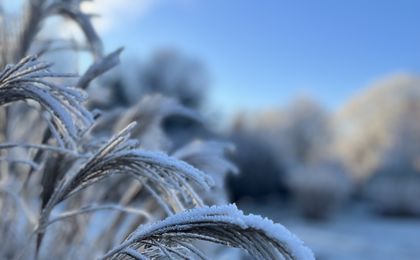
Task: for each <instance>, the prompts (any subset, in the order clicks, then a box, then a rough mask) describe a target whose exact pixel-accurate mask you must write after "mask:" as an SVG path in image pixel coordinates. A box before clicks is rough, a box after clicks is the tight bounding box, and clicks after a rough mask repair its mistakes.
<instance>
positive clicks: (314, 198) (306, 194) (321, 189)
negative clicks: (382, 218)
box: [287, 164, 351, 219]
mask: <svg viewBox="0 0 420 260" xmlns="http://www.w3.org/2000/svg"><path fill="white" fill-rule="evenodd" d="M288 177H289V178H288V182H287V183H288V187H289V189H290V192H291V193H292V195H293V198H294V201H295V205H296V206H297V207H298V209H299V210H300V212H301V213H302V214H303V215H304V216H305V217H308V218H311V219H324V218H327V217H329V216H330V215H331V214H332V213H333V212H334V210H336V209H337V208H338V207H340V206H341V205H342V204H343V202H344V201H345V200H346V198H347V197H348V195H349V193H350V189H351V183H350V180H349V178H348V176H346V174H345V173H344V172H343V169H342V168H341V167H339V166H337V165H331V164H319V165H306V166H300V167H297V168H295V169H292V170H291V171H290V172H289V175H288Z"/></svg>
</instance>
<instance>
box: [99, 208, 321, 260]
mask: <svg viewBox="0 0 420 260" xmlns="http://www.w3.org/2000/svg"><path fill="white" fill-rule="evenodd" d="M206 223H213V224H209V225H208V226H209V227H211V226H213V227H214V225H217V226H219V227H221V228H225V227H226V228H227V229H230V228H232V226H233V227H235V228H236V229H238V228H239V229H240V230H243V232H245V231H250V230H253V231H255V232H258V233H260V234H263V235H265V236H266V237H268V238H269V240H267V242H268V243H267V245H266V246H270V245H269V244H270V243H269V241H270V240H271V241H274V242H275V243H278V244H279V245H281V247H282V248H284V249H286V250H287V251H288V252H289V253H290V256H291V258H292V259H299V260H300V259H302V260H311V259H315V257H314V255H313V253H312V251H311V250H310V249H309V248H307V247H306V246H305V245H304V244H303V242H302V241H301V240H300V239H299V238H297V237H296V236H295V235H293V234H292V233H290V231H289V230H287V229H286V228H285V227H284V226H282V225H280V224H275V223H273V222H272V221H271V220H269V219H267V218H262V217H260V216H256V215H244V214H243V212H242V211H240V210H238V208H237V207H236V206H235V205H226V206H212V207H202V208H196V209H192V210H187V211H184V212H182V213H179V214H176V215H172V216H170V217H168V218H166V219H165V220H162V221H159V222H156V223H151V224H146V225H142V226H140V227H139V228H138V229H137V230H136V231H134V232H133V233H132V234H131V235H130V237H129V238H128V239H127V240H126V241H124V242H123V243H122V244H121V245H120V246H119V247H117V248H115V249H114V250H111V251H110V252H109V253H108V254H107V255H105V257H104V258H107V257H110V256H112V255H114V254H116V253H118V252H121V250H124V249H125V248H127V247H129V246H130V245H132V244H135V243H141V242H142V241H146V240H147V239H148V238H149V237H151V236H154V237H159V235H161V236H162V237H164V236H165V235H167V234H169V233H171V232H172V233H173V232H175V233H176V232H179V233H183V234H185V233H188V229H193V228H195V227H196V226H197V227H196V228H197V229H199V228H200V226H202V225H206ZM194 232H197V231H194ZM239 232H241V231H239ZM202 235H203V237H204V236H209V234H208V233H207V234H206V233H203V234H202ZM181 236H182V235H180V237H181ZM210 236H211V235H210ZM216 239H219V240H220V238H216ZM255 247H258V245H255ZM257 250H258V249H257Z"/></svg>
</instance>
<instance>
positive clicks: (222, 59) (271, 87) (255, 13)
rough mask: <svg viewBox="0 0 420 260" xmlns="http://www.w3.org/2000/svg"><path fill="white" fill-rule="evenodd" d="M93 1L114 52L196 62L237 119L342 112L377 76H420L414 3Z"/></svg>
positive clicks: (419, 18)
mask: <svg viewBox="0 0 420 260" xmlns="http://www.w3.org/2000/svg"><path fill="white" fill-rule="evenodd" d="M96 1H97V2H98V3H97V6H100V8H99V10H98V12H99V13H100V12H102V11H103V15H104V17H103V18H101V19H108V20H106V24H107V26H105V27H106V28H105V27H104V28H102V30H101V34H102V35H103V36H104V39H105V43H106V46H107V49H108V50H112V49H114V48H115V47H117V46H121V45H124V46H126V51H125V53H124V57H123V58H125V59H127V58H128V57H130V58H132V57H133V56H138V57H140V58H145V57H146V56H148V55H150V53H151V52H153V50H155V49H156V48H160V47H173V48H176V49H179V50H180V51H181V52H183V53H185V54H187V55H190V56H193V57H197V58H198V59H200V60H201V61H202V62H203V63H204V64H205V65H206V67H207V68H208V70H209V72H210V76H211V78H212V89H211V97H210V99H211V100H210V103H211V104H214V105H216V106H218V107H219V108H221V109H228V110H230V111H232V110H238V109H255V108H266V107H272V106H278V105H285V104H287V102H289V101H291V100H292V99H293V98H294V97H296V96H298V95H305V94H306V95H312V96H314V97H315V98H316V99H318V100H319V101H321V102H322V103H324V104H325V105H326V106H327V107H328V108H331V109H336V108H338V107H339V106H340V105H341V104H343V102H345V101H346V100H347V99H348V98H350V97H351V96H352V95H354V94H356V93H357V92H358V91H359V90H360V89H361V88H363V87H364V86H366V85H367V84H369V83H371V82H372V81H374V80H376V79H378V78H380V77H383V76H388V75H390V74H394V73H401V72H409V73H419V72H420V15H419V14H420V1H417V0H411V1H410V0H399V1H395V0H394V1H388V0H351V1H337V0H330V1H327V0H322V1H314V0H264V1H256V0H254V1H252V0H119V1H118V0H96ZM102 22H104V21H102ZM110 24H111V25H110Z"/></svg>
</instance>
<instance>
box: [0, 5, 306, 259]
mask: <svg viewBox="0 0 420 260" xmlns="http://www.w3.org/2000/svg"><path fill="white" fill-rule="evenodd" d="M80 2H81V1H77V0H75V1H66V0H32V1H28V2H27V3H26V4H27V5H26V9H25V12H24V14H23V17H22V18H21V20H19V21H17V22H18V24H19V26H17V27H15V30H16V31H10V30H11V29H10V28H11V27H8V26H9V25H11V24H12V23H7V22H6V21H7V19H6V18H7V17H5V16H4V15H3V14H2V17H1V18H2V19H0V21H1V25H2V29H3V30H1V31H0V33H1V34H2V35H1V36H2V37H1V38H0V40H1V41H2V42H1V44H0V46H1V53H2V56H1V63H2V65H5V64H6V63H7V64H8V65H7V66H4V67H2V69H1V71H0V108H1V120H2V122H3V123H4V124H3V125H2V127H1V129H0V137H1V138H0V152H1V157H0V169H1V171H0V212H2V214H1V216H0V237H1V240H2V243H0V258H1V259H97V258H100V259H195V258H197V259H203V258H204V259H205V258H207V255H206V254H204V253H203V252H201V250H203V249H206V248H205V247H202V246H201V244H198V243H195V241H205V242H213V243H216V244H219V245H224V246H229V247H236V248H239V249H243V250H244V251H245V252H247V253H248V254H249V255H251V256H252V257H254V258H257V259H314V257H313V255H312V252H311V251H310V250H309V249H308V248H307V247H305V246H304V244H303V243H302V242H301V241H300V240H299V239H298V238H296V237H295V236H294V235H292V234H291V233H290V232H289V231H288V230H287V229H286V228H284V227H283V226H281V225H280V224H274V223H273V222H271V221H269V220H267V219H262V218H261V217H257V216H253V215H244V214H243V213H242V212H241V211H240V210H238V209H237V208H236V207H235V206H233V205H228V206H212V207H209V206H208V205H207V204H211V203H214V201H210V202H209V203H207V200H206V197H204V196H203V194H205V193H206V192H207V193H209V194H211V192H212V189H213V187H214V186H215V185H217V184H218V183H220V180H218V179H217V178H216V181H215V180H214V178H212V175H214V176H215V177H217V176H218V177H219V178H220V179H222V178H223V176H224V174H226V172H227V171H230V170H233V169H234V167H233V165H231V164H230V163H229V161H228V160H226V158H225V157H224V145H220V144H218V145H215V144H214V143H204V144H201V145H197V144H191V146H186V147H183V149H181V148H179V147H178V148H179V149H180V150H177V151H176V150H175V151H170V152H165V149H163V150H164V151H162V150H161V147H162V146H160V143H159V141H158V139H159V138H160V137H162V138H163V139H165V138H166V135H165V134H163V135H162V136H159V135H158V136H159V138H157V137H156V136H155V135H153V133H154V131H156V132H158V133H162V132H163V131H162V129H160V131H159V128H160V127H161V124H157V125H156V124H154V123H155V122H159V121H160V120H161V118H160V117H159V116H161V114H160V113H159V112H161V111H160V110H159V109H157V110H154V109H152V111H158V113H155V114H154V113H151V114H148V116H147V117H141V116H140V117H139V118H136V115H138V114H141V113H139V111H134V112H133V114H130V113H128V112H127V111H123V112H122V114H120V116H121V120H122V121H124V120H126V119H127V122H126V124H122V123H121V121H120V122H118V120H114V121H112V120H111V119H112V118H114V119H116V117H113V116H114V115H108V114H107V113H104V112H103V113H96V112H92V111H90V110H89V109H87V108H86V106H85V105H86V102H88V98H89V97H88V95H87V93H86V92H85V89H87V88H88V87H89V85H90V84H89V83H90V82H91V81H92V80H93V79H94V78H96V77H97V76H98V75H101V74H102V73H104V72H106V71H107V70H109V69H110V68H112V67H113V66H115V65H116V64H117V63H118V56H119V53H120V52H121V50H117V51H115V52H113V53H111V54H109V55H104V54H103V53H102V47H101V46H102V45H101V42H100V39H99V38H98V37H97V35H96V33H95V31H94V28H93V27H92V26H91V24H90V16H88V15H86V14H84V13H83V12H82V11H81V10H80ZM57 14H58V15H62V16H64V17H69V18H70V19H72V20H74V21H75V22H76V23H77V24H78V25H79V26H80V27H81V29H82V30H83V31H84V32H85V35H86V39H87V40H88V43H89V45H88V46H90V48H89V49H90V51H91V53H92V54H93V58H94V63H93V64H92V65H91V66H90V67H89V68H88V69H87V71H86V72H85V73H83V74H82V76H80V77H76V76H75V75H69V74H63V73H55V72H54V68H53V66H52V64H51V63H48V62H44V61H42V59H40V58H38V56H37V55H28V54H31V53H33V52H36V53H39V54H40V55H41V54H42V53H44V52H48V51H49V50H50V49H49V47H50V45H48V44H47V45H43V44H41V43H40V45H36V44H34V45H32V43H33V42H35V41H36V40H37V37H36V36H37V33H38V31H39V30H40V28H41V27H42V24H43V21H44V20H45V19H46V18H47V17H49V16H51V15H57ZM53 42H54V41H53ZM35 45H36V46H37V47H42V46H43V48H41V49H40V50H34V49H35ZM41 45H42V46H41ZM6 105H7V106H6ZM143 108H145V110H146V111H147V109H146V108H147V106H146V107H143ZM125 113H128V114H127V115H126V116H124V115H125ZM98 117H99V120H101V119H100V118H106V119H108V120H110V121H107V122H110V123H108V124H106V123H103V122H102V124H101V125H96V122H97V120H98ZM110 118H111V119H110ZM117 118H118V117H117ZM104 121H105V122H106V120H104ZM131 121H134V122H131ZM135 121H140V122H139V124H141V123H142V121H144V122H145V123H146V124H145V125H146V127H145V128H142V127H139V124H137V123H136V122H135ZM118 123H121V124H122V125H120V124H118ZM115 125H117V126H121V128H117V129H114V126H115ZM98 127H103V128H104V129H102V131H100V130H98V129H97V128H98ZM145 133H148V134H145ZM146 141H148V142H149V143H148V145H150V147H153V149H152V148H150V149H146V148H145V147H142V145H141V144H142V142H146ZM153 142H157V144H156V145H154V144H153ZM170 154H172V156H171V155H170ZM213 164H217V165H216V166H215V165H213ZM193 165H194V166H193ZM210 198H212V196H210Z"/></svg>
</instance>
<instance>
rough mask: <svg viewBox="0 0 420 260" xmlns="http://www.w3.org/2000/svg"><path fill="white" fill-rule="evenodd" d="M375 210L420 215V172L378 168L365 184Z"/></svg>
mask: <svg viewBox="0 0 420 260" xmlns="http://www.w3.org/2000/svg"><path fill="white" fill-rule="evenodd" d="M365 193H366V195H367V197H368V199H369V200H370V202H371V203H372V204H373V206H374V208H375V210H376V211H377V212H379V213H381V214H385V215H394V216H398V215H402V216H404V215H412V216H420V202H419V200H418V198H419V196H420V173H419V172H418V171H413V169H404V168H396V169H390V168H388V169H382V170H378V172H376V173H375V174H374V175H373V176H372V177H371V178H370V180H368V181H367V183H366V184H365Z"/></svg>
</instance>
